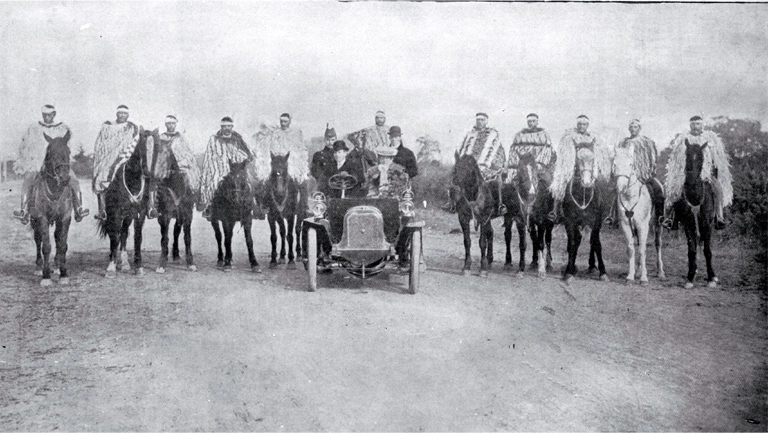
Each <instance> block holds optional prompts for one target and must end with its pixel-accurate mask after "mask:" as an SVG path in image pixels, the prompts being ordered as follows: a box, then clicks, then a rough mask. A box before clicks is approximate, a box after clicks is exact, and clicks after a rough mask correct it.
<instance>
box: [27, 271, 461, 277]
mask: <svg viewBox="0 0 768 433" xmlns="http://www.w3.org/2000/svg"><path fill="white" fill-rule="evenodd" d="M471 274H472V272H470V270H469V269H462V270H461V275H462V276H465V277H466V276H469V275H471ZM40 275H42V274H40Z"/></svg>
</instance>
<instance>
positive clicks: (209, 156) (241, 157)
mask: <svg viewBox="0 0 768 433" xmlns="http://www.w3.org/2000/svg"><path fill="white" fill-rule="evenodd" d="M233 128H234V123H233V122H232V118H231V117H224V118H222V119H221V129H220V130H219V132H217V133H216V134H214V135H212V136H211V138H210V139H209V140H208V146H207V147H206V149H205V157H204V159H203V171H202V175H201V178H200V203H198V205H197V206H198V210H199V209H203V218H205V219H210V218H211V214H212V209H211V201H212V200H213V194H214V193H215V192H216V189H217V188H218V187H219V182H221V180H222V179H223V178H224V176H226V175H227V174H228V173H229V169H230V164H234V163H240V162H243V161H245V160H247V159H251V151H250V149H248V145H246V144H245V141H243V137H242V136H241V135H240V134H238V133H237V132H235V131H233Z"/></svg>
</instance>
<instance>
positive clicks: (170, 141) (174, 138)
mask: <svg viewBox="0 0 768 433" xmlns="http://www.w3.org/2000/svg"><path fill="white" fill-rule="evenodd" d="M156 148H157V150H156V152H155V153H156V155H157V158H156V159H155V163H154V170H153V172H152V174H153V175H154V176H155V177H156V178H159V179H165V178H167V177H168V175H169V174H170V167H168V158H161V157H160V155H162V154H164V153H165V152H170V153H171V154H173V156H174V158H175V159H176V164H177V165H178V166H179V170H180V171H181V173H182V174H183V175H184V180H185V181H186V183H187V186H188V187H189V188H190V189H191V190H192V191H198V189H199V188H200V168H199V167H198V166H197V161H196V160H195V156H194V154H193V153H192V148H191V146H190V145H189V142H188V141H187V139H186V137H184V135H182V134H181V133H180V132H174V133H172V134H171V133H168V132H164V133H162V134H160V136H159V140H158V143H157V146H156Z"/></svg>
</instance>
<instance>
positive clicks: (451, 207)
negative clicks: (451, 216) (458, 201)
mask: <svg viewBox="0 0 768 433" xmlns="http://www.w3.org/2000/svg"><path fill="white" fill-rule="evenodd" d="M440 208H441V209H443V210H444V211H446V212H448V213H456V207H455V206H454V205H453V202H452V201H449V202H447V203H445V204H444V205H442V206H440Z"/></svg>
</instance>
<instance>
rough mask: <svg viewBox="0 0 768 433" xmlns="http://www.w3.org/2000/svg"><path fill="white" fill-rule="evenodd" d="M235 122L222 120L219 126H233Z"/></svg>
mask: <svg viewBox="0 0 768 433" xmlns="http://www.w3.org/2000/svg"><path fill="white" fill-rule="evenodd" d="M234 125H235V124H234V123H232V122H230V121H229V120H222V121H221V126H234Z"/></svg>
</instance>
